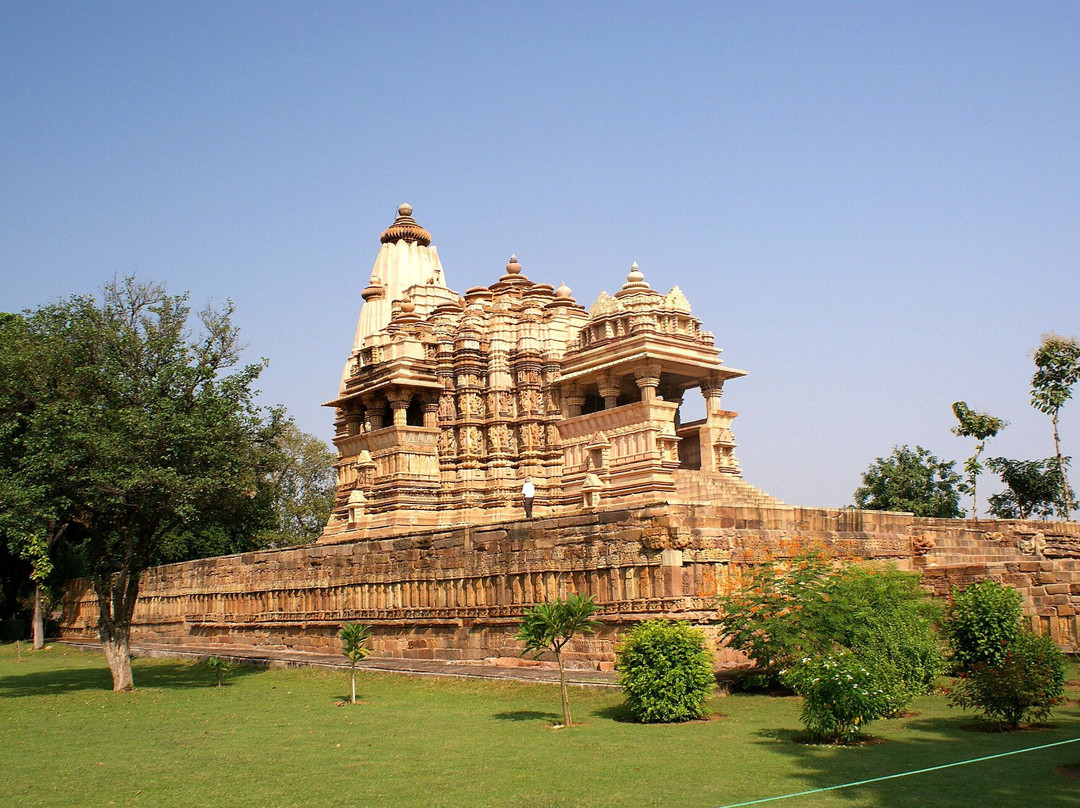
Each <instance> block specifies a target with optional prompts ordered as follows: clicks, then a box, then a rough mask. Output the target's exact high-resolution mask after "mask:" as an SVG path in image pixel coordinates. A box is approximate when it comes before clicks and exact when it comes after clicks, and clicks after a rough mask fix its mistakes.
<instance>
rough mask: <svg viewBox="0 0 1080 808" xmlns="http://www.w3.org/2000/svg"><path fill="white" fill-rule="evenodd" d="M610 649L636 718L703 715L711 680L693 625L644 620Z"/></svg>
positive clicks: (677, 718)
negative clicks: (613, 654) (616, 660)
mask: <svg viewBox="0 0 1080 808" xmlns="http://www.w3.org/2000/svg"><path fill="white" fill-rule="evenodd" d="M616 653H617V659H618V663H617V667H618V671H619V684H620V685H622V687H623V689H624V690H625V691H626V703H627V705H628V706H629V708H630V712H631V713H632V714H633V716H634V718H636V719H637V720H638V721H642V722H645V723H653V722H668V721H688V720H690V719H692V718H702V717H703V716H704V715H705V714H706V710H705V702H706V701H707V700H708V698H709V695H710V694H711V693H712V689H713V686H714V684H715V683H716V679H715V677H714V675H713V668H712V660H711V658H710V656H709V653H708V652H707V651H706V650H705V636H704V635H703V634H702V633H701V632H700V631H699V630H697V629H694V628H691V627H690V626H689V625H688V624H687V623H678V622H674V621H671V620H647V621H645V622H643V623H638V625H636V626H634V628H632V629H631V630H630V631H629V633H628V634H627V635H626V637H625V639H624V640H623V641H622V643H620V645H619V647H618V649H617V652H616Z"/></svg>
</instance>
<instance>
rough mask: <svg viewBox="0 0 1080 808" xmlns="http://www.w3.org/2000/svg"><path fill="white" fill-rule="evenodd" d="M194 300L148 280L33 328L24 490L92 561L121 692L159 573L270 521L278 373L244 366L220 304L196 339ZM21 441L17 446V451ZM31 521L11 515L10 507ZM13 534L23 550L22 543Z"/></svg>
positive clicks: (27, 354)
mask: <svg viewBox="0 0 1080 808" xmlns="http://www.w3.org/2000/svg"><path fill="white" fill-rule="evenodd" d="M190 315H191V311H190V308H189V307H188V305H187V299H186V297H185V296H182V295H170V294H168V293H167V292H166V290H165V289H164V287H163V286H161V285H159V284H155V283H141V282H138V281H136V280H135V279H134V278H126V279H124V280H122V281H114V282H112V283H110V284H108V285H106V287H105V289H104V294H103V296H102V299H101V301H100V302H99V301H97V300H94V299H93V298H90V297H73V298H71V299H69V300H66V301H63V302H61V303H57V304H52V305H48V306H44V307H42V308H39V309H37V310H36V311H33V312H28V313H26V314H25V315H24V320H25V323H26V328H27V335H28V339H27V340H26V342H25V346H26V350H25V351H23V352H21V353H20V355H19V362H20V363H21V365H20V367H21V369H22V371H23V372H24V373H25V375H26V377H27V380H28V381H27V385H26V387H27V396H26V400H25V401H24V402H23V403H22V404H21V405H20V406H19V408H18V411H19V430H20V431H19V434H18V452H17V455H16V456H14V457H11V458H9V462H10V464H11V466H12V479H13V480H14V482H13V483H12V485H13V486H15V487H16V488H17V490H18V491H19V492H21V495H22V496H23V497H24V498H26V501H28V502H30V503H32V504H33V505H34V507H35V509H38V510H36V511H35V512H34V515H35V517H36V518H37V522H38V527H36V528H32V529H31V527H32V526H30V525H28V526H27V529H26V530H25V531H24V535H23V537H22V539H21V542H22V544H23V545H25V544H26V543H27V542H28V541H29V540H30V538H31V537H32V536H34V535H37V536H40V535H42V533H43V531H44V530H45V529H47V525H48V521H47V520H48V519H52V520H54V521H55V523H56V524H57V525H62V526H63V527H64V529H65V531H66V533H65V538H66V540H67V541H69V542H72V543H75V544H77V545H78V546H79V549H80V552H81V554H82V557H83V558H84V559H85V560H86V574H87V576H88V577H89V579H90V582H91V584H92V586H93V589H94V591H95V594H96V595H97V601H98V608H99V621H98V633H99V636H100V637H101V641H102V647H103V650H104V651H105V655H106V658H107V659H108V662H109V668H110V670H111V672H112V677H113V689H114V690H117V691H125V690H131V689H133V687H134V683H133V681H132V676H131V663H130V654H129V641H130V633H131V621H132V616H133V614H134V610H135V603H136V600H137V598H138V592H139V576H140V574H141V573H142V571H143V570H144V569H146V568H147V567H149V566H152V565H154V564H158V563H162V562H163V561H168V560H173V558H172V556H173V554H174V553H175V551H176V549H177V544H176V542H177V537H178V536H183V535H184V534H185V533H187V532H192V531H194V532H199V531H206V530H210V529H215V530H220V531H224V532H226V533H230V534H234V535H248V536H253V535H256V534H257V533H258V531H259V530H260V529H262V528H263V527H265V526H266V525H267V524H268V521H269V516H270V513H269V502H270V500H269V497H268V496H266V495H265V490H266V486H265V484H264V482H263V481H264V480H265V477H266V475H267V473H268V472H269V471H270V470H271V469H272V468H273V444H274V439H275V437H276V434H277V432H278V431H279V430H280V428H281V418H280V413H276V412H273V411H271V412H269V413H267V412H265V411H263V410H261V409H259V408H257V407H256V406H255V404H254V391H253V390H252V384H253V383H254V381H255V380H256V379H257V378H258V376H259V373H260V372H261V370H262V368H263V366H264V364H265V363H260V364H253V365H247V366H245V367H242V368H239V369H237V370H235V371H233V372H231V373H230V372H228V371H229V370H230V369H231V368H234V367H236V366H237V364H238V361H239V360H238V358H239V353H240V350H241V345H240V343H239V337H238V333H237V330H236V328H235V327H234V326H233V325H232V322H231V315H232V308H231V306H229V305H227V306H226V307H225V308H224V309H222V310H214V309H212V308H209V307H207V308H206V309H204V310H203V311H202V312H201V313H200V314H199V315H198V318H197V319H198V322H199V324H200V325H201V329H200V331H199V333H198V335H197V336H193V335H192V333H191V332H190V331H189V325H188V323H189V319H191V317H190ZM5 443H7V444H10V441H5ZM0 507H2V508H3V510H4V512H5V518H6V519H8V520H9V523H10V521H11V520H13V519H15V518H16V517H15V516H13V511H17V510H18V508H17V507H16V508H13V507H12V506H11V503H10V502H8V501H7V500H6V498H5V500H4V502H3V505H0ZM10 535H11V534H10V532H9V537H10Z"/></svg>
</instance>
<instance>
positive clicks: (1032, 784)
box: [0, 645, 1080, 808]
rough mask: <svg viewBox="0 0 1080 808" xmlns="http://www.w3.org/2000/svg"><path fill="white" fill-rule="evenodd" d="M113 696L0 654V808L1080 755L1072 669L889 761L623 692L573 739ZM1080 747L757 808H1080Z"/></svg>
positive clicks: (713, 807) (683, 781)
mask: <svg viewBox="0 0 1080 808" xmlns="http://www.w3.org/2000/svg"><path fill="white" fill-rule="evenodd" d="M133 665H134V673H135V684H136V687H137V688H138V690H136V692H135V693H133V694H126V695H124V694H114V693H112V692H111V690H110V689H109V688H110V686H111V685H110V678H109V673H108V669H107V667H106V665H105V661H104V658H103V657H102V656H100V655H98V654H92V653H84V652H79V651H73V650H68V649H66V648H63V647H61V646H53V647H52V648H51V649H49V650H46V651H41V652H38V653H33V652H26V651H24V653H23V661H22V662H16V660H15V647H14V646H13V645H4V646H0V806H4V807H5V808H6V806H13V807H14V806H18V807H19V808H24V807H25V808H29V806H99V805H123V806H129V805H131V806H136V805H147V806H151V805H152V806H196V805H197V806H244V808H251V806H282V807H284V806H303V808H318V807H319V806H384V805H385V806H473V805H476V806H486V805H491V806H499V807H500V808H509V807H510V806H515V807H516V806H543V808H553V806H647V805H662V806H695V807H700V808H718V806H724V805H729V804H731V803H737V802H742V801H749V800H756V799H762V798H765V797H772V796H779V795H782V794H788V793H791V792H797V791H805V790H809V789H814V788H822V787H827V786H831V785H837V784H841V783H846V782H851V781H856V780H864V779H867V778H872V777H878V776H882V775H888V774H894V773H899V772H904V771H909V770H912V769H920V768H926V767H930V766H937V765H941V764H946V763H952V762H955V761H960V760H965V759H969V758H977V757H982V756H987V755H993V754H998V753H1001V752H1008V751H1012V750H1017V749H1023V748H1026V747H1031V746H1037V745H1042V744H1047V743H1052V742H1055V741H1062V740H1067V739H1070V738H1080V710H1078V709H1077V706H1076V703H1075V700H1076V699H1077V698H1078V697H1080V692H1078V688H1077V686H1076V685H1075V680H1076V679H1077V678H1078V672H1077V666H1076V665H1075V664H1074V665H1071V666H1070V669H1069V678H1070V680H1072V681H1073V682H1074V684H1073V685H1072V686H1071V687H1070V692H1069V693H1068V696H1069V697H1070V699H1072V700H1073V701H1072V702H1071V703H1070V704H1069V705H1068V706H1064V707H1060V708H1059V709H1058V710H1057V711H1056V712H1055V714H1054V717H1053V721H1054V726H1053V727H1051V728H1047V729H1040V730H1029V731H1023V732H1017V733H992V732H977V731H972V729H970V726H971V723H972V718H971V715H970V714H965V713H962V712H960V711H957V710H950V709H949V708H948V707H947V706H946V703H945V699H944V698H943V697H940V696H932V697H927V698H924V699H921V700H920V701H918V702H917V703H916V704H915V705H914V707H913V710H914V711H916V712H917V713H918V715H916V716H913V717H910V718H904V719H896V720H890V721H880V722H876V723H874V724H872V725H871V726H870V733H871V734H872V735H874V736H876V737H877V738H880V739H882V740H883V742H881V743H876V744H870V745H866V746H861V747H853V748H840V749H836V748H827V747H819V746H806V745H803V744H800V743H797V742H795V741H794V736H796V735H798V734H799V731H800V724H799V718H798V716H799V700H798V699H797V698H770V697H764V696H745V695H737V696H731V697H727V698H723V697H717V698H715V699H714V700H713V702H712V706H713V709H714V710H715V711H716V712H717V713H720V714H722V716H723V717H721V718H718V719H716V720H712V721H707V722H694V723H690V724H684V725H677V726H641V725H637V724H632V723H628V722H627V721H626V720H625V715H624V712H623V710H622V708H621V701H622V699H621V695H620V693H619V692H618V691H614V690H584V689H575V690H573V691H572V693H571V707H572V709H573V711H574V717H575V719H576V720H577V721H580V722H581V724H582V725H581V726H579V727H575V728H571V729H560V730H552V729H551V728H550V727H551V725H552V724H553V723H555V722H556V721H558V720H559V717H560V716H559V694H558V689H557V688H556V687H554V686H548V685H523V684H516V683H506V684H498V683H494V684H493V683H488V682H470V681H455V680H442V679H421V678H411V677H405V676H395V675H390V674H373V673H360V674H358V677H357V697H358V698H359V699H362V700H363V703H361V704H357V705H354V706H349V705H346V706H339V702H341V701H342V700H343V699H347V698H348V691H349V680H348V675H347V674H346V673H341V672H335V671H322V670H256V669H251V668H241V669H239V670H238V671H237V673H236V674H234V675H233V678H232V681H231V683H230V684H228V685H227V686H225V687H222V688H216V687H213V686H211V684H210V683H211V680H212V676H211V674H210V673H209V671H207V670H205V669H204V668H202V667H199V666H197V665H193V664H190V663H187V662H178V661H173V660H145V659H139V660H135V662H134V663H133ZM1071 764H1080V743H1075V744H1068V745H1064V746H1058V747H1054V748H1051V749H1045V750H1042V751H1036V752H1031V753H1027V754H1022V755H1013V756H1011V757H1004V758H999V759H996V760H990V761H985V762H981V763H974V764H971V765H967V766H959V767H954V768H948V769H944V770H940V771H936V772H931V773H928V774H919V775H914V776H911V777H903V778H898V779H893V780H886V781H883V782H878V783H873V784H868V785H864V786H856V787H853V788H848V789H842V790H838V791H832V792H826V793H821V794H816V795H812V796H806V797H797V798H793V799H788V800H782V801H777V802H771V803H764V804H765V805H778V806H785V807H786V808H796V807H797V806H798V807H799V808H805V807H806V806H815V807H820V806H840V805H844V806H890V808H891V807H892V806H906V805H910V806H920V808H929V807H932V806H976V808H992V806H1029V805H1030V806H1042V807H1043V808H1053V807H1054V806H1072V808H1076V806H1080V780H1077V779H1070V778H1066V777H1062V776H1060V775H1057V774H1055V773H1054V768H1055V767H1056V766H1062V765H1071Z"/></svg>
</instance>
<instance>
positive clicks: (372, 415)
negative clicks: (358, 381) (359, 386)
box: [364, 398, 386, 432]
mask: <svg viewBox="0 0 1080 808" xmlns="http://www.w3.org/2000/svg"><path fill="white" fill-rule="evenodd" d="M364 419H365V420H366V421H367V430H368V431H371V432H374V431H375V430H376V429H382V428H383V427H384V426H386V424H384V423H383V408H382V406H380V402H379V401H378V400H377V399H375V398H365V399H364Z"/></svg>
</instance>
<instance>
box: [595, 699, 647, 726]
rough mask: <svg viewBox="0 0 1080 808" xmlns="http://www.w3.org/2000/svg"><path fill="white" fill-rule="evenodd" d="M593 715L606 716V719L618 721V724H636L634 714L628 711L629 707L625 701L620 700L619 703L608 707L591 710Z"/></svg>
mask: <svg viewBox="0 0 1080 808" xmlns="http://www.w3.org/2000/svg"><path fill="white" fill-rule="evenodd" d="M593 715H595V716H596V717H597V718H606V719H607V720H608V721H618V722H619V723H620V724H636V723H638V722H637V721H635V720H634V714H633V713H631V712H630V708H629V707H628V706H627V705H626V702H625V701H624V702H620V703H619V704H613V705H612V706H610V707H603V708H601V709H599V710H593Z"/></svg>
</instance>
